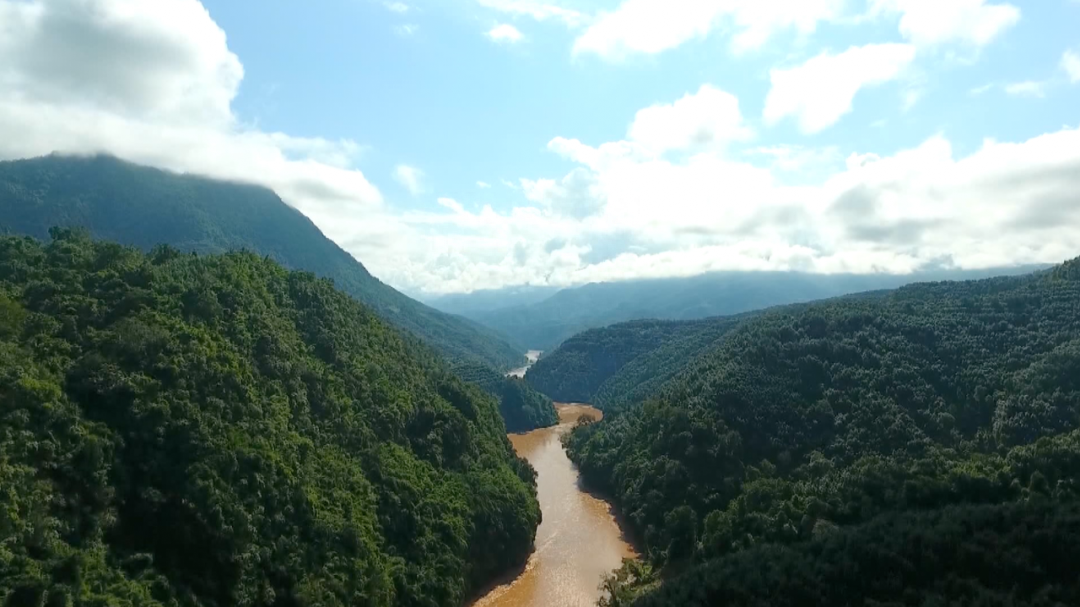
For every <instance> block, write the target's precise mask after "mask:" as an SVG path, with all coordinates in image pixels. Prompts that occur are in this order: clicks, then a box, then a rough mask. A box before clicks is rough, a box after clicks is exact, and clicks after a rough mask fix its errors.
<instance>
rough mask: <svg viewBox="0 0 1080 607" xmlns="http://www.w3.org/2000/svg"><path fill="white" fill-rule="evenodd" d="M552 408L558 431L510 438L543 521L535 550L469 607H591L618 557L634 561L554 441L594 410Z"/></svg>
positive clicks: (596, 414)
mask: <svg viewBox="0 0 1080 607" xmlns="http://www.w3.org/2000/svg"><path fill="white" fill-rule="evenodd" d="M556 408H557V409H558V411H559V420H560V423H559V425H558V426H556V427H554V428H544V429H541V430H535V431H533V432H529V433H527V434H512V435H510V441H511V442H512V443H513V444H514V449H516V450H517V452H518V455H521V456H522V457H524V458H525V459H527V460H529V462H530V463H531V464H532V465H533V467H534V468H536V472H537V479H536V485H537V493H538V496H539V498H540V509H541V511H542V512H543V513H544V521H543V522H542V523H541V524H540V528H539V529H537V531H536V551H535V552H534V553H533V555H532V556H531V557H530V558H529V562H528V564H527V565H526V566H525V570H524V571H522V572H521V573H520V575H518V576H517V577H516V578H515V579H514V580H513V581H511V582H509V583H506V584H503V585H501V586H498V587H496V588H494V589H493V590H491V591H490V592H488V593H487V594H486V595H485V596H484V597H483V598H481V599H480V600H478V601H477V602H475V603H474V604H473V605H474V607H592V606H593V605H595V604H596V601H597V600H598V599H599V598H600V596H601V592H600V582H601V580H602V579H603V577H604V576H605V575H607V574H609V573H611V572H612V571H613V570H615V569H617V568H618V567H619V566H620V565H621V564H622V560H623V559H624V558H630V557H634V556H636V555H635V553H634V550H633V548H631V546H630V545H629V544H628V543H627V542H626V540H625V539H624V538H623V536H622V532H621V530H620V529H619V526H618V525H617V524H616V522H615V517H614V515H613V513H612V510H611V507H610V505H609V504H608V503H607V502H605V501H603V500H601V499H598V498H596V497H594V496H592V495H589V494H588V493H585V492H584V491H582V490H581V487H580V486H579V484H578V471H577V469H576V468H575V467H574V465H573V464H572V463H570V459H569V458H567V457H566V452H565V451H563V448H562V443H561V441H560V437H561V436H562V435H563V434H565V433H566V432H569V431H570V429H571V428H573V426H574V424H575V423H576V422H577V420H578V418H579V417H580V416H582V415H588V416H589V417H592V418H593V419H596V420H599V419H600V416H601V413H600V411H598V410H597V409H594V408H592V407H589V406H585V405H556Z"/></svg>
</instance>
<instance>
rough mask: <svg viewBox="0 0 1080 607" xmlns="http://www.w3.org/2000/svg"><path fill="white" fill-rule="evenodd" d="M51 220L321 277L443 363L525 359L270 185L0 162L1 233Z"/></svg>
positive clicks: (48, 160)
mask: <svg viewBox="0 0 1080 607" xmlns="http://www.w3.org/2000/svg"><path fill="white" fill-rule="evenodd" d="M54 226H61V227H84V228H87V229H88V230H90V233H91V234H92V235H93V236H94V237H96V238H102V239H106V240H111V241H115V242H119V243H122V244H127V245H132V246H135V247H138V248H140V249H142V250H143V251H149V250H150V249H151V248H153V247H154V246H156V245H158V244H168V245H171V246H172V247H174V248H176V249H179V250H181V251H185V252H186V251H195V252H198V253H224V252H226V251H233V250H240V249H244V250H248V251H252V252H255V253H258V254H260V255H267V256H269V257H270V258H271V259H273V260H275V261H277V262H278V263H280V264H282V265H284V266H285V267H287V268H292V269H297V270H305V271H308V272H314V273H315V274H316V275H318V276H321V277H324V278H330V279H332V280H333V281H334V284H335V285H336V286H337V287H338V288H339V289H341V290H342V291H345V292H346V293H348V294H349V295H352V296H353V297H355V298H357V299H359V300H360V301H361V302H363V303H365V304H367V305H368V306H370V307H371V308H372V309H374V310H375V312H376V313H377V314H378V315H379V316H381V317H382V318H383V319H385V320H387V321H389V322H390V323H391V324H393V325H395V326H397V327H400V328H402V329H405V330H407V331H410V332H412V333H413V334H415V335H417V336H418V337H420V338H421V339H422V340H423V341H424V342H426V343H427V344H429V345H430V346H432V347H433V348H435V349H436V350H438V351H439V352H441V353H443V354H444V355H445V356H446V357H447V358H448V359H450V360H452V361H462V362H468V363H471V362H474V361H480V362H483V363H485V364H487V365H489V366H491V367H494V368H495V369H496V370H509V369H511V368H513V367H517V366H520V365H521V363H522V362H524V358H525V357H524V354H523V351H519V350H518V349H516V348H514V347H513V346H511V345H510V344H509V343H508V342H507V341H506V339H505V338H504V337H502V336H500V335H498V334H497V333H496V332H495V331H493V330H491V329H490V328H486V327H482V326H480V325H477V324H476V323H474V322H471V321H469V320H466V319H464V318H460V317H456V316H452V315H448V314H446V313H443V312H439V311H438V310H435V309H433V308H430V307H428V306H425V305H423V304H421V303H420V302H417V301H415V300H412V299H410V298H408V297H406V296H405V295H402V294H401V293H399V292H397V291H395V290H394V289H393V288H391V287H389V286H387V285H385V284H383V283H382V282H380V281H379V280H378V279H377V278H375V277H373V276H372V275H371V274H370V273H368V271H367V270H366V269H365V268H364V266H363V265H361V264H360V262H358V261H357V260H356V259H354V258H353V257H352V256H351V255H349V254H348V253H346V252H345V251H343V250H342V249H341V248H340V247H338V246H337V245H336V244H334V243H333V242H332V241H330V240H329V239H328V238H326V237H325V236H323V234H322V232H320V231H319V229H318V228H317V227H316V226H315V224H313V223H312V222H311V221H310V220H309V219H308V218H307V217H305V216H304V215H302V214H301V213H300V212H299V211H297V210H296V209H293V208H292V207H290V206H288V205H287V204H285V203H284V202H282V200H281V199H280V198H278V196H277V195H276V194H274V193H273V192H272V191H270V190H268V189H265V188H262V187H257V186H252V185H244V184H238V183H229V182H223V181H215V180H211V179H204V178H201V177H194V176H187V175H176V174H173V173H168V172H165V171H160V170H157V169H151V168H147V167H141V166H137V165H133V164H130V163H126V162H123V161H120V160H118V159H116V158H112V157H107V156H97V157H92V158H85V157H65V156H48V157H45V158H37V159H33V160H19V161H14V162H0V233H4V232H7V233H15V234H27V235H30V236H34V237H35V238H39V239H41V240H47V239H48V236H49V229H50V228H52V227H54Z"/></svg>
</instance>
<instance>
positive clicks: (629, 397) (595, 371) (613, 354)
mask: <svg viewBox="0 0 1080 607" xmlns="http://www.w3.org/2000/svg"><path fill="white" fill-rule="evenodd" d="M743 318H744V316H730V317H720V318H709V319H704V320H693V321H678V320H634V321H630V322H625V323H619V324H616V325H611V326H610V327H604V328H602V329H590V330H588V331H585V332H584V333H580V334H578V335H575V336H574V337H571V338H570V339H568V340H566V341H565V342H563V344H562V345H560V346H559V347H558V348H557V349H556V350H555V351H554V352H552V353H551V354H548V355H546V356H545V357H543V358H541V359H540V360H538V361H537V362H536V364H534V365H533V366H532V367H531V368H530V369H529V372H528V373H527V374H526V376H525V379H526V380H527V381H528V382H529V384H530V385H532V386H533V387H535V388H536V389H537V390H539V391H540V392H542V393H544V394H546V395H548V396H550V397H551V398H554V399H555V400H558V401H562V402H579V403H590V404H593V405H595V406H597V407H599V408H602V409H606V408H608V407H611V406H617V405H621V404H623V403H628V402H637V401H640V400H642V399H643V398H645V397H647V396H650V395H651V394H652V393H654V392H655V391H656V390H657V389H659V387H660V386H661V385H663V384H664V383H665V382H666V381H667V380H669V379H671V378H672V377H673V376H674V375H675V374H676V373H678V372H679V371H681V370H682V369H683V368H684V367H685V366H686V365H687V364H689V363H690V361H691V360H693V359H694V357H696V356H697V355H699V354H700V353H701V352H702V351H704V350H705V349H706V348H708V347H709V346H711V345H712V344H713V343H715V342H716V341H717V340H719V339H720V338H722V337H723V336H724V335H725V334H726V333H727V332H728V331H730V330H731V329H732V328H734V327H735V326H736V325H738V323H739V322H741V321H742V319H743Z"/></svg>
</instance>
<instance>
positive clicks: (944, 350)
mask: <svg viewBox="0 0 1080 607" xmlns="http://www.w3.org/2000/svg"><path fill="white" fill-rule="evenodd" d="M1078 266H1080V261H1077V262H1071V263H1069V264H1066V265H1064V266H1061V267H1058V268H1056V269H1054V270H1052V271H1049V272H1043V273H1039V274H1035V275H1030V276H1025V277H1011V278H997V279H989V280H982V281H970V282H958V283H928V284H919V285H913V286H909V287H904V288H902V289H899V290H897V291H895V292H892V293H888V294H884V295H881V296H877V297H858V298H844V299H838V300H831V301H826V302H821V303H816V304H810V305H806V306H797V307H793V308H782V309H778V310H772V311H767V312H765V313H762V314H760V315H756V316H753V317H752V318H749V319H747V320H745V321H744V322H742V323H740V324H739V325H738V326H737V327H735V328H734V329H733V330H732V331H730V332H729V333H728V334H727V335H726V336H725V337H724V338H723V339H722V340H720V341H718V342H717V343H716V344H715V347H711V348H709V349H708V350H707V351H705V352H703V353H702V354H701V355H700V356H698V357H697V358H696V359H695V360H694V361H693V362H692V363H691V364H690V365H689V366H688V367H687V368H685V369H684V370H682V371H681V372H680V373H678V374H676V375H675V377H674V378H673V379H671V380H670V381H668V382H667V383H666V384H665V385H664V386H663V387H662V388H661V389H660V390H659V392H658V394H657V396H656V398H654V399H651V400H649V401H647V402H646V403H644V404H643V405H638V406H629V407H624V408H622V409H617V410H615V411H613V412H612V413H611V414H610V415H609V416H608V417H606V418H605V420H604V421H603V422H600V423H597V424H592V425H586V426H583V427H581V428H579V429H577V430H576V431H575V432H574V433H573V434H572V435H571V437H570V439H569V442H568V448H569V452H570V455H571V458H572V459H573V460H574V461H575V462H576V463H578V465H579V466H580V467H581V471H582V474H583V478H584V479H585V482H586V483H587V484H589V485H590V486H592V487H594V488H597V489H600V490H602V491H604V492H606V493H607V494H608V495H611V496H612V497H613V499H614V501H615V502H616V504H617V505H618V506H619V507H620V508H621V509H622V511H623V512H624V513H625V514H626V519H627V521H628V522H629V523H630V525H631V527H632V530H633V532H634V533H635V534H637V535H638V537H640V538H641V539H642V540H643V543H644V548H645V551H646V554H647V556H648V561H649V563H651V564H652V565H654V566H655V567H657V568H662V569H664V570H666V571H668V572H669V573H670V574H677V573H678V572H680V571H688V570H689V571H694V569H693V568H695V567H704V568H706V569H703V570H702V571H711V572H713V573H715V572H716V571H722V570H728V569H727V568H729V567H735V568H737V569H738V570H739V571H749V567H750V563H756V562H760V555H761V554H762V553H763V552H765V553H767V552H768V551H769V550H773V551H775V550H778V548H769V546H774V547H775V546H791V547H792V550H794V551H795V552H794V553H792V554H793V556H792V559H794V560H792V563H793V564H792V565H791V566H792V567H803V566H804V565H797V564H795V563H796V561H798V560H799V559H802V562H803V563H806V564H809V563H810V562H811V561H812V562H814V563H815V565H814V566H815V567H817V568H819V569H820V570H822V571H828V570H830V568H836V569H835V570H837V571H839V570H842V564H843V562H845V560H847V561H851V560H852V559H853V555H855V553H854V552H852V550H854V546H855V545H857V542H848V543H845V542H839V543H835V544H830V545H829V546H830V547H829V548H828V549H827V550H825V548H814V547H813V546H807V545H805V544H804V542H810V541H817V539H818V538H819V537H821V536H822V534H829V533H833V532H834V531H835V530H840V531H843V532H844V533H850V534H851V535H850V537H852V538H857V537H858V534H859V533H861V532H860V531H858V530H857V528H858V526H860V525H864V524H871V523H874V524H876V523H875V521H878V520H888V519H880V517H892V516H900V515H904V514H905V513H907V512H909V511H913V510H920V511H938V510H941V509H944V508H948V507H952V506H958V507H966V506H973V505H989V506H995V507H996V506H1002V505H1007V504H1018V505H1019V506H1018V507H1022V506H1023V505H1025V504H1031V503H1037V502H1040V501H1046V500H1049V502H1051V503H1055V504H1059V505H1063V504H1069V503H1072V502H1073V500H1074V499H1075V497H1076V496H1078V495H1080V485H1077V483H1076V479H1077V478H1080V476H1078V475H1080V429H1078V428H1080V383H1078V378H1080V271H1078V270H1077V268H1078ZM1062 507H1064V506H1062ZM1070 507H1071V506H1070ZM930 516H940V517H944V518H942V519H941V520H947V519H948V518H949V517H950V516H951V515H949V514H948V513H947V512H945V511H942V513H940V514H935V515H930ZM995 516H996V515H995ZM1070 516H1071V515H1070ZM905 524H906V523H905ZM934 524H936V523H934ZM1070 524H1071V523H1070ZM948 527H949V525H947V524H945V525H943V527H942V533H944V532H945V530H947V529H948ZM885 528H888V525H887V524H886V523H882V524H881V526H879V527H871V528H870V529H876V531H874V533H880V532H881V530H882V529H885ZM848 530H850V531H848ZM1029 532H1030V533H1036V532H1035V531H1033V530H1032V531H1024V530H1023V528H1022V527H1021V528H1020V529H1019V530H1017V529H1014V528H1013V527H1011V526H1006V527H1003V528H1002V530H1001V533H1002V534H1003V535H1002V537H1003V538H1004V537H1005V536H1009V534H1013V533H1020V534H1024V533H1029ZM897 533H900V532H899V531H897ZM1010 537H1011V536H1010ZM897 538H898V539H897V541H898V542H899V543H898V544H897V545H896V550H897V551H898V552H897V553H896V554H895V555H894V556H893V558H894V560H898V559H902V558H905V557H904V555H905V554H906V553H905V552H904V551H906V550H909V549H914V548H917V546H916V547H911V546H908V547H904V546H907V545H906V544H904V542H906V541H907V540H904V539H902V534H901V535H898V536H897ZM931 540H933V541H937V540H934V538H924V539H923V540H920V541H926V542H929V543H928V544H927V545H930V544H932V541H931ZM938 540H941V541H942V542H943V543H947V542H945V541H944V539H942V538H938ZM1004 541H1005V540H1003V542H1004ZM1014 541H1015V542H1019V543H1017V544H1015V545H1016V546H1018V548H1017V549H1020V548H1019V546H1021V545H1023V544H1024V542H1032V541H1036V542H1037V541H1039V540H1038V538H1037V537H1036V538H1031V537H1027V538H1024V537H1021V538H1013V539H1009V540H1008V542H1006V544H1008V545H1010V546H1011V545H1013V544H1012V542H1014ZM890 549H891V548H890ZM807 550H809V551H810V552H806V551H807ZM821 550H824V552H821ZM814 551H818V552H814ZM800 554H802V555H804V556H800ZM810 554H816V556H814V557H812V558H811V557H810V556H809V555H810ZM716 559H725V560H722V561H716ZM941 562H942V563H945V561H941ZM942 566H943V567H945V568H944V571H942V572H940V573H941V574H942V575H950V574H955V575H958V576H962V575H963V574H964V572H963V571H961V570H960V569H959V568H956V569H954V568H951V567H948V566H945V565H942ZM973 566H974V565H973ZM710 567H711V568H712V569H708V568H710ZM980 567H981V565H980ZM1059 573H1060V572H1057V571H1048V572H1045V575H1044V576H1042V577H1038V576H1037V579H1038V580H1039V581H1040V582H1041V583H1048V582H1051V581H1054V580H1060V577H1059ZM625 574H626V572H624V575H625ZM687 575H688V576H690V577H688V578H685V579H683V580H682V581H680V580H679V579H678V578H676V579H675V580H673V581H670V582H668V583H667V584H665V585H666V586H667V588H668V590H667V591H660V592H659V593H658V594H655V596H653V598H643V599H642V603H641V604H643V605H686V604H701V605H706V604H713V603H711V602H709V601H710V600H712V599H705V598H702V597H717V596H729V595H727V594H726V593H727V592H729V591H732V592H735V590H732V589H733V588H737V587H739V585H740V584H749V585H751V586H753V588H754V590H753V591H752V593H751V594H747V595H739V596H742V597H744V598H747V597H749V598H752V597H753V596H758V595H756V594H754V593H761V592H765V589H766V588H767V587H769V586H772V587H775V588H787V589H788V590H784V592H791V593H795V592H796V590H794V589H795V588H796V587H799V586H800V585H799V583H794V582H793V583H791V584H787V582H784V581H783V580H772V581H765V580H762V581H756V580H744V579H723V578H716V579H714V578H712V577H711V575H709V574H705V573H702V574H700V575H699V574H696V573H688V574H687ZM695 575H699V576H698V577H693V576H695ZM777 575H781V576H783V575H792V576H794V575H803V574H801V573H797V572H796V571H795V570H793V569H785V570H783V571H781V572H779V573H777ZM822 575H824V574H822ZM1000 575H1003V576H1005V577H1003V578H1001V579H998V580H995V578H994V573H993V572H992V571H988V570H985V569H983V570H981V573H979V574H978V575H976V576H975V577H974V578H973V579H974V580H975V582H977V583H978V584H983V585H985V586H986V588H985V590H986V592H987V593H988V594H986V596H993V593H994V592H998V591H1000V590H1001V589H1002V588H1003V586H1001V585H999V584H998V582H1001V583H1002V584H1005V586H1004V588H1006V589H1007V588H1009V587H1010V586H1008V584H1007V583H1013V584H1020V583H1021V580H1020V578H1018V577H1016V575H1017V574H1015V573H1011V572H1001V573H1000ZM1033 575H1034V574H1033ZM642 577H644V578H647V577H648V576H642ZM704 579H708V580H709V581H708V583H707V584H705V582H703V581H702V580H704ZM646 581H648V580H646ZM931 581H933V580H930V579H925V580H923V581H921V582H919V583H920V584H924V583H925V584H929V583H930V582H931ZM883 583H884V582H883ZM1070 583H1072V584H1075V581H1073V582H1070ZM703 584H705V585H704V586H703ZM934 584H937V582H934ZM631 586H633V585H631ZM935 587H936V586H935ZM651 588H653V586H651V585H649V584H648V583H643V584H638V590H642V589H644V590H645V591H646V592H645V594H650V592H649V589H651ZM883 588H885V586H882V587H880V588H877V589H876V590H874V591H873V592H870V590H868V589H865V588H864V589H854V590H852V592H854V593H855V595H853V596H858V597H861V598H862V599H863V600H857V601H852V604H863V603H864V602H866V600H867V599H871V598H875V597H877V596H882V595H881V594H880V593H881V592H884V590H883ZM937 588H938V590H941V591H942V592H943V593H944V594H943V596H944V598H945V599H949V600H953V599H959V598H962V596H961V595H963V592H967V591H968V590H970V591H978V588H977V587H976V588H969V589H968V590H965V591H963V592H961V589H960V588H958V587H955V585H953V586H950V585H949V584H948V583H943V585H942V586H941V587H937ZM924 590H926V589H925V588H922V587H920V588H919V589H917V590H913V591H912V597H910V600H909V597H903V598H902V600H901V598H897V599H896V600H901V602H900V603H898V604H904V605H912V604H919V605H922V604H927V603H925V602H922V601H923V600H928V599H927V597H928V596H930V595H931V594H932V593H930V591H929V590H926V592H927V593H929V594H924V593H923V591H924ZM1075 591H1076V589H1075V587H1074V586H1073V587H1069V592H1075ZM739 592H741V591H739ZM935 592H937V591H936V590H935ZM669 593H670V594H669ZM687 593H689V594H687ZM957 593H959V594H957ZM976 594H978V592H976ZM691 595H692V596H694V597H698V598H697V599H695V600H696V601H698V602H697V603H694V602H687V601H685V600H683V599H685V598H686V597H687V596H691ZM677 596H679V597H682V599H679V600H675V599H674V598H671V600H670V601H668V600H667V599H664V598H663V597H677ZM792 596H798V595H797V594H791V595H785V596H783V597H782V596H780V595H773V596H772V599H771V600H772V601H775V603H770V604H808V605H826V604H834V603H831V602H828V601H825V600H824V599H821V598H818V599H815V600H811V601H809V602H805V603H799V602H798V601H793V600H791V597H792ZM1065 596H1075V595H1074V594H1067V595H1065ZM741 600H742V599H740V601H741ZM740 601H734V602H732V604H748V605H749V604H765V603H764V602H761V601H758V602H755V601H753V600H749V599H747V600H746V601H745V602H740ZM945 602H946V603H948V600H945ZM1065 602H1066V603H1069V602H1070V601H1065ZM842 604H849V603H847V602H842ZM987 604H1003V605H1004V604H1009V603H1000V602H990V603H987ZM1018 604H1024V603H1023V601H1020V602H1019V603H1018Z"/></svg>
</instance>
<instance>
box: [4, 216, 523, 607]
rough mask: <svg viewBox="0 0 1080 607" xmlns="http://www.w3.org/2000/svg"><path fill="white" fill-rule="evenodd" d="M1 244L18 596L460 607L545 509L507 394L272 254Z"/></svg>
mask: <svg viewBox="0 0 1080 607" xmlns="http://www.w3.org/2000/svg"><path fill="white" fill-rule="evenodd" d="M56 236H57V239H56V240H55V241H53V242H52V243H51V244H48V245H42V244H40V243H39V242H37V241H35V240H33V239H30V238H23V237H18V238H17V237H2V238H0V403H3V406H2V407H0V538H3V541H0V604H4V605H10V606H23V605H49V606H53V605H56V606H62V605H173V606H185V605H190V606H200V605H201V606H220V607H225V606H230V607H231V606H244V605H252V606H253V605H280V606H301V605H313V606H314V605H321V606H328V605H384V606H410V605H411V606H425V607H427V606H458V605H461V604H462V603H463V601H464V600H465V598H466V597H467V596H469V595H470V593H472V592H473V591H475V590H476V589H477V588H479V587H480V586H482V585H484V584H485V583H487V582H489V581H490V580H491V579H492V578H493V577H494V576H496V575H498V574H501V573H502V572H504V571H506V570H507V569H509V568H511V567H513V566H514V565H515V564H520V563H523V562H524V560H525V559H526V557H527V555H528V553H529V550H530V547H531V545H532V541H533V538H534V534H535V530H536V525H537V523H538V522H539V518H540V512H539V508H538V505H537V502H536V494H535V473H534V472H533V471H532V469H531V467H529V465H528V464H527V463H525V462H524V461H523V460H519V459H517V458H516V457H515V456H514V455H513V453H512V450H511V446H510V443H509V441H508V440H507V439H506V436H505V434H504V432H505V430H504V426H503V423H502V421H501V420H500V418H499V415H498V412H497V409H496V403H495V400H494V399H493V398H491V397H490V396H488V395H487V394H485V393H484V392H482V391H481V390H480V389H479V388H477V387H475V386H472V385H469V384H465V383H463V382H461V381H460V380H459V379H458V378H456V377H455V376H453V375H452V374H451V373H450V371H449V370H448V369H447V367H446V366H445V363H444V362H443V361H442V359H441V358H440V357H439V356H437V355H436V354H434V353H433V352H430V351H429V350H428V349H427V348H426V347H425V346H423V345H422V344H420V343H417V342H415V341H414V340H413V339H412V338H411V337H407V336H404V337H403V336H402V335H400V334H399V333H398V332H397V331H396V330H394V329H392V328H390V327H389V326H388V325H386V324H384V323H383V321H381V320H380V319H378V318H377V317H376V316H375V315H374V314H373V313H372V312H371V311H369V310H368V309H367V308H366V307H364V306H363V305H361V304H359V303H357V302H356V301H355V300H353V299H351V298H349V297H347V296H345V295H343V294H341V293H340V292H338V291H336V290H335V289H334V288H333V286H332V285H331V284H330V283H329V282H328V281H325V280H321V279H317V278H316V277H315V276H314V275H312V274H308V273H299V272H289V271H287V270H285V269H283V268H282V267H280V266H279V265H277V264H276V263H274V262H272V261H270V260H267V259H265V258H263V257H260V256H256V255H253V254H250V253H230V254H227V255H221V256H194V255H191V254H190V253H181V252H179V251H177V250H175V249H171V248H166V247H158V248H155V249H154V250H153V251H152V252H151V253H150V254H149V255H144V254H143V253H141V252H139V251H137V250H136V249H132V248H126V247H122V246H120V245H115V244H107V243H99V242H92V241H90V240H89V239H87V238H86V237H85V236H81V235H79V234H77V233H74V232H71V231H67V230H57V231H56Z"/></svg>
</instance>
